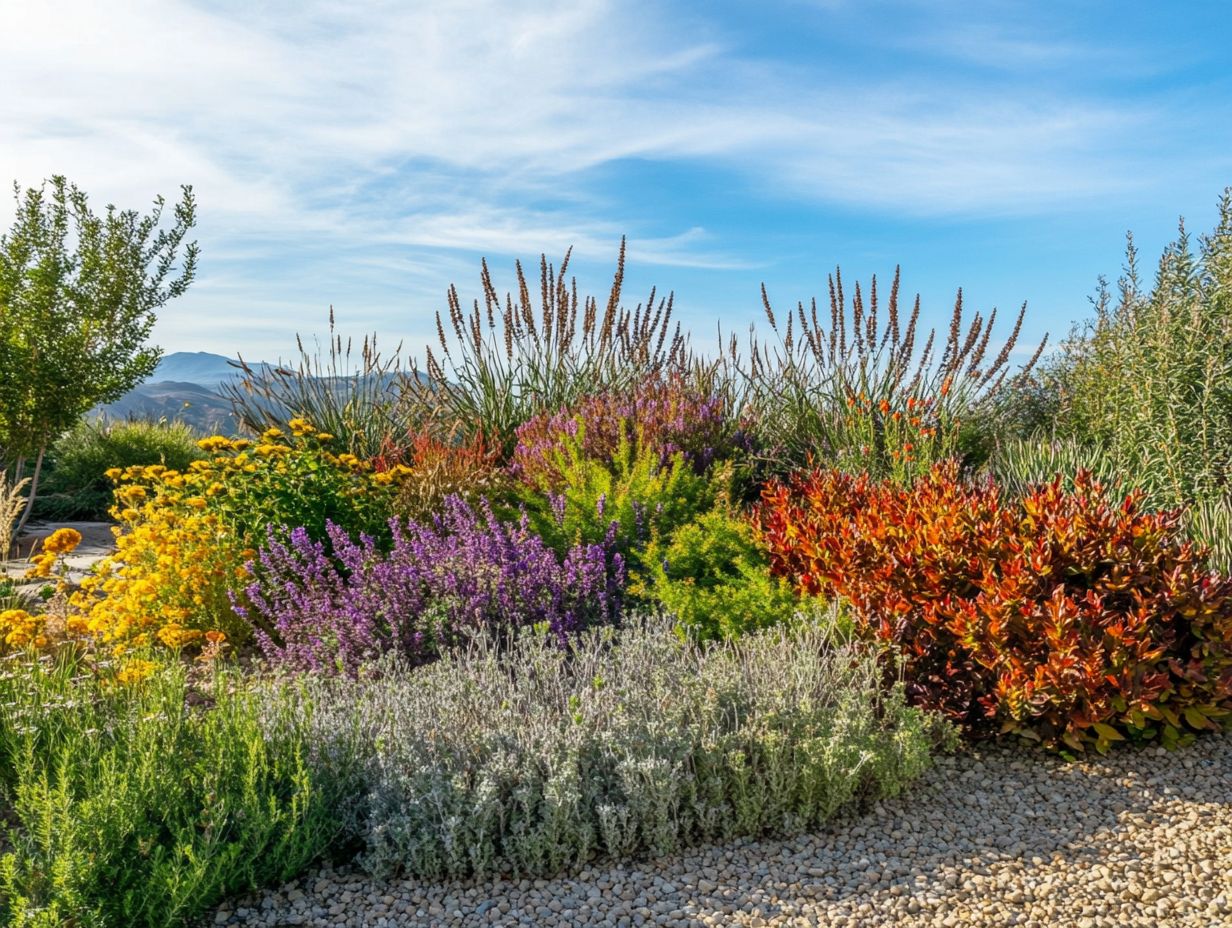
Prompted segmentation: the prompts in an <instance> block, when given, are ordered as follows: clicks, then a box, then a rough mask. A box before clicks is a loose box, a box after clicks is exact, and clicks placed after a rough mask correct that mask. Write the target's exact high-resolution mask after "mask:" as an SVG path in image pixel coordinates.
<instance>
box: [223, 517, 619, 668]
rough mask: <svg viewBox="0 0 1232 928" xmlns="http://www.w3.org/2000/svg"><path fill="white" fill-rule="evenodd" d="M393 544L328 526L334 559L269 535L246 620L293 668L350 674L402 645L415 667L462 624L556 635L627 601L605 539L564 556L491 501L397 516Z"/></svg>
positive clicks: (243, 610) (242, 610)
mask: <svg viewBox="0 0 1232 928" xmlns="http://www.w3.org/2000/svg"><path fill="white" fill-rule="evenodd" d="M392 527H393V548H392V549H391V550H390V552H389V554H388V555H384V556H383V555H381V554H379V553H378V552H377V550H376V546H375V544H374V543H373V541H372V539H371V538H362V539H361V540H360V541H358V542H356V541H352V540H351V539H350V538H348V537H347V535H346V533H345V532H344V531H343V530H342V529H340V528H338V527H336V526H331V528H330V532H329V534H330V540H331V542H332V546H333V554H334V558H336V560H337V564H338V565H340V566H337V565H336V564H335V561H334V560H333V559H331V558H330V557H329V556H327V554H326V549H325V545H324V544H322V543H321V542H317V541H313V540H312V538H311V536H310V535H309V534H308V533H307V532H305V531H304V530H303V529H299V528H297V529H294V530H292V531H291V532H290V535H289V537H288V538H286V539H285V540H283V539H281V538H279V537H277V535H276V534H275V533H274V532H271V535H270V540H269V542H268V544H267V545H266V547H265V548H264V549H263V550H262V552H261V560H260V566H259V567H258V568H256V569H255V573H256V578H257V579H256V581H255V582H254V583H252V584H251V585H250V586H249V587H248V589H247V598H248V601H249V602H250V603H251V607H247V606H244V605H239V606H238V608H237V610H236V611H237V612H239V614H240V615H241V616H243V617H244V618H246V619H248V620H249V621H250V622H251V623H252V624H253V627H254V628H255V629H256V632H257V640H258V642H259V643H260V645H261V647H262V649H263V650H264V651H265V653H266V655H267V656H268V657H269V658H270V659H271V660H274V661H276V662H278V663H280V664H285V665H288V666H290V667H294V668H301V669H310V670H322V671H327V672H331V671H332V672H337V671H342V672H347V673H354V672H356V671H357V670H358V669H359V667H360V666H361V665H362V664H363V663H364V662H366V661H370V660H372V659H374V658H376V657H378V656H379V655H381V654H383V653H385V652H387V651H394V652H396V653H398V654H399V655H401V656H402V657H404V658H406V659H408V660H409V661H411V662H412V663H419V662H422V661H425V660H429V659H431V658H432V657H434V656H435V655H436V653H437V651H438V650H439V648H440V646H441V645H442V644H446V643H448V642H449V641H450V640H451V639H452V638H453V637H454V636H455V635H457V634H458V633H459V632H461V631H463V630H464V629H479V630H485V631H496V632H504V631H508V630H509V629H512V628H517V627H519V626H523V625H542V626H543V627H545V628H547V629H550V631H551V632H552V634H553V635H554V636H555V637H556V638H557V640H559V641H561V642H563V641H565V640H566V638H567V637H568V636H569V635H571V634H573V633H575V632H576V631H578V630H579V629H581V628H583V627H585V626H586V625H588V624H590V623H592V622H607V621H610V620H611V619H612V618H614V617H615V614H616V610H617V608H618V606H619V589H620V585H621V583H622V581H623V563H622V561H621V559H620V556H619V555H614V554H612V553H611V552H610V543H609V544H593V545H577V546H575V547H573V548H571V549H569V550H568V551H567V552H566V553H565V555H564V556H563V557H558V556H557V555H556V553H555V552H553V551H552V550H551V549H549V548H548V547H547V546H546V545H544V543H543V541H542V539H540V538H539V537H538V536H536V535H534V534H533V533H532V532H531V531H530V529H529V526H528V523H527V520H526V519H525V518H523V519H522V521H521V522H520V523H518V524H513V525H510V524H503V523H501V522H500V521H499V520H498V519H497V518H496V516H495V515H494V514H493V512H492V509H491V507H490V506H488V505H487V504H483V505H481V506H480V507H478V508H477V509H472V508H471V507H470V506H468V505H467V504H466V502H465V501H463V500H462V499H459V498H457V497H451V498H450V499H448V500H446V503H445V508H444V512H443V513H442V514H441V516H440V517H439V518H438V519H437V520H436V522H435V523H434V524H431V525H424V524H419V523H415V522H410V523H407V524H406V525H402V524H401V523H399V522H398V521H396V520H395V521H394V522H393V523H392Z"/></svg>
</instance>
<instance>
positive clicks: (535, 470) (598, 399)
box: [510, 378, 739, 490]
mask: <svg viewBox="0 0 1232 928" xmlns="http://www.w3.org/2000/svg"><path fill="white" fill-rule="evenodd" d="M579 430H581V439H580V440H579V437H578V435H579ZM622 439H623V440H625V441H627V442H629V443H630V444H632V445H633V448H634V453H638V452H640V451H641V450H642V449H643V448H645V449H646V451H648V452H652V453H654V454H657V455H658V457H659V463H660V465H661V466H663V467H667V466H668V465H669V464H670V463H671V459H672V457H673V456H674V455H676V454H681V455H683V456H684V459H685V462H686V463H687V464H688V465H689V466H690V467H691V468H693V470H694V471H695V472H696V473H699V474H702V473H705V472H706V470H707V468H709V467H710V465H711V464H713V463H714V462H715V461H717V460H723V459H726V458H727V457H729V456H730V455H731V454H732V452H733V451H734V450H735V449H736V447H737V446H738V444H739V437H738V436H737V435H735V434H734V430H733V429H732V427H731V425H730V422H729V419H728V417H727V415H726V411H725V409H724V404H723V402H722V400H721V399H720V398H719V397H717V396H714V395H705V394H703V393H701V392H700V391H697V390H691V389H689V388H687V387H686V386H685V385H684V384H683V381H681V380H680V379H678V378H677V379H675V380H671V381H664V382H660V383H651V384H643V385H640V386H638V387H637V388H636V389H635V390H634V391H633V392H632V393H631V394H629V395H620V394H616V393H603V394H599V395H597V396H590V397H587V398H585V399H584V400H582V401H581V402H580V403H578V404H577V405H576V406H573V407H569V408H566V409H562V410H560V411H559V412H556V413H541V414H540V415H538V416H536V417H535V418H533V419H531V420H530V421H529V422H526V423H524V424H523V425H522V426H520V427H519V428H518V430H517V440H518V444H517V447H516V448H515V449H514V452H513V461H512V464H511V467H510V469H511V470H512V472H513V473H514V474H515V475H516V476H517V477H519V478H520V479H521V480H523V481H525V482H526V483H528V484H530V485H531V486H538V487H551V488H553V489H555V490H559V489H560V488H561V487H562V486H564V484H565V482H566V481H565V475H564V473H563V470H562V466H561V465H562V462H567V461H568V450H569V449H570V448H573V447H575V446H576V447H577V449H578V451H579V453H580V456H581V457H582V458H584V459H585V460H588V461H600V462H605V461H610V460H611V459H612V458H613V456H614V455H615V454H616V452H617V450H618V449H619V447H620V443H621V440H622Z"/></svg>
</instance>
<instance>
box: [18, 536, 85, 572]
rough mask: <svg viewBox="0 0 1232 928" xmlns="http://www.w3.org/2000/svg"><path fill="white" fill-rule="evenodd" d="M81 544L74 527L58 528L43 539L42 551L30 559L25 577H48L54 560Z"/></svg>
mask: <svg viewBox="0 0 1232 928" xmlns="http://www.w3.org/2000/svg"><path fill="white" fill-rule="evenodd" d="M79 544H81V532H79V531H77V529H75V528H58V529H56V530H55V531H54V532H52V533H51V534H50V535H49V536H48V537H47V538H46V539H45V540H44V541H43V547H42V551H41V552H40V553H39V554H37V555H35V556H34V557H33V558H31V560H30V564H31V566H30V569H29V570H27V571H26V577H27V579H36V578H39V577H50V576H51V573H52V570H53V569H54V568H55V566H56V562H57V561H58V560H59V559H60V558H61V557H62V556H63V555H65V554H71V553H72V552H73V551H75V550H76V549H77V546H78V545H79Z"/></svg>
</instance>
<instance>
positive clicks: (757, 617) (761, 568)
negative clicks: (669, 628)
mask: <svg viewBox="0 0 1232 928" xmlns="http://www.w3.org/2000/svg"><path fill="white" fill-rule="evenodd" d="M645 562H646V565H647V574H648V580H647V583H646V594H647V596H648V597H649V598H650V599H652V600H655V601H657V602H659V603H661V604H662V605H663V607H664V608H666V609H667V610H668V612H670V613H671V614H672V615H674V616H675V617H676V621H677V623H678V629H679V630H680V631H681V632H683V633H687V634H690V635H693V636H698V637H701V638H734V637H738V636H739V635H742V634H745V633H748V632H750V631H753V630H755V629H760V628H766V627H768V626H771V625H776V624H778V623H780V622H784V621H786V620H788V619H790V618H792V616H793V615H794V614H795V612H796V609H797V608H798V607H799V605H800V602H799V600H798V598H797V597H796V596H795V594H794V593H793V592H792V590H791V588H790V587H789V586H788V584H787V583H786V581H784V580H782V579H781V578H775V577H771V576H770V559H769V556H768V554H767V552H766V551H765V550H764V549H763V548H762V547H761V546H760V545H759V544H758V543H757V541H756V539H755V538H754V537H753V528H752V526H751V525H750V524H749V523H748V521H747V520H746V519H744V518H742V517H741V516H739V515H736V514H734V513H732V512H729V511H728V510H727V509H726V508H723V507H720V508H715V509H713V510H711V511H710V512H705V513H702V514H701V515H700V516H698V517H697V518H696V519H694V520H693V521H692V522H688V523H686V524H685V525H682V526H681V527H680V528H678V529H677V530H676V531H675V532H673V533H672V536H671V540H670V542H668V543H666V544H656V545H653V546H652V547H651V549H650V550H649V551H647V553H646V557H645Z"/></svg>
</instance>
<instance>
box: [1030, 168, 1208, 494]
mask: <svg viewBox="0 0 1232 928" xmlns="http://www.w3.org/2000/svg"><path fill="white" fill-rule="evenodd" d="M1095 303H1096V317H1095V319H1094V321H1093V322H1091V323H1090V324H1088V326H1087V327H1086V329H1085V330H1084V331H1081V332H1079V333H1078V334H1076V335H1075V336H1074V337H1073V338H1071V339H1070V340H1069V341H1068V342H1066V344H1065V345H1064V350H1063V351H1062V352H1061V354H1060V356H1059V357H1058V358H1057V359H1056V361H1055V362H1054V363H1053V364H1052V365H1051V367H1050V370H1049V374H1050V377H1051V384H1052V388H1053V390H1054V391H1055V392H1056V394H1057V398H1056V405H1057V406H1058V407H1059V408H1058V413H1057V420H1056V423H1055V425H1054V429H1055V431H1056V433H1057V434H1058V435H1061V436H1064V437H1073V438H1075V439H1077V440H1078V441H1080V442H1082V443H1084V444H1085V443H1089V442H1097V443H1099V444H1101V445H1102V446H1103V448H1104V450H1105V453H1106V454H1108V455H1109V456H1110V458H1111V460H1112V461H1113V463H1114V465H1115V466H1116V468H1117V470H1118V471H1120V472H1122V473H1126V474H1132V475H1134V478H1135V480H1137V481H1139V482H1140V483H1141V485H1142V486H1143V487H1144V488H1145V489H1146V490H1147V491H1148V493H1149V496H1150V498H1151V499H1152V501H1153V502H1155V503H1156V504H1158V505H1163V506H1176V505H1180V504H1182V503H1185V502H1190V501H1193V500H1196V499H1201V498H1204V497H1210V496H1216V497H1217V496H1219V495H1222V494H1223V493H1225V492H1227V489H1228V487H1229V484H1230V483H1232V187H1229V188H1228V189H1227V190H1225V191H1224V193H1223V197H1222V198H1221V200H1220V204H1219V222H1218V224H1217V225H1216V227H1215V229H1214V230H1212V232H1211V233H1210V234H1208V235H1205V236H1203V237H1202V238H1201V241H1200V247H1199V250H1198V254H1197V255H1195V254H1194V253H1193V249H1192V247H1191V243H1190V238H1189V235H1188V233H1187V232H1186V231H1185V227H1184V224H1182V225H1181V229H1180V235H1179V237H1178V238H1177V240H1176V241H1175V242H1173V243H1172V244H1171V245H1169V246H1168V247H1167V248H1166V249H1165V250H1164V253H1163V255H1162V256H1161V258H1160V261H1159V267H1158V271H1157V274H1156V278H1155V282H1154V285H1153V286H1152V287H1151V288H1150V289H1149V290H1147V289H1145V288H1144V286H1143V283H1142V280H1141V277H1140V275H1139V271H1138V259H1137V252H1136V250H1135V248H1134V244H1133V239H1132V237H1131V238H1130V241H1129V247H1128V253H1127V260H1126V267H1125V274H1124V276H1123V277H1122V278H1121V280H1120V282H1119V295H1118V298H1117V299H1116V301H1115V305H1114V301H1113V298H1112V296H1111V294H1110V293H1109V290H1108V287H1107V285H1106V282H1104V281H1103V280H1102V279H1101V281H1100V290H1099V293H1098V294H1097V297H1096V301H1095Z"/></svg>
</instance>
